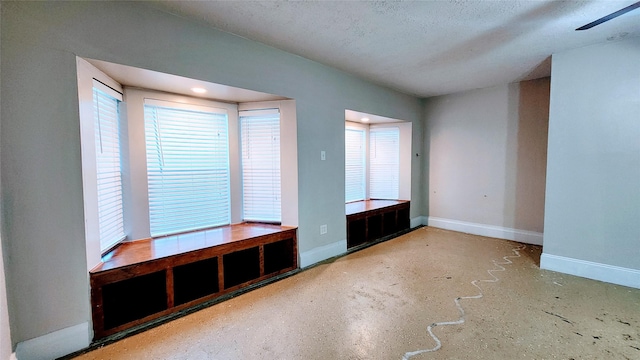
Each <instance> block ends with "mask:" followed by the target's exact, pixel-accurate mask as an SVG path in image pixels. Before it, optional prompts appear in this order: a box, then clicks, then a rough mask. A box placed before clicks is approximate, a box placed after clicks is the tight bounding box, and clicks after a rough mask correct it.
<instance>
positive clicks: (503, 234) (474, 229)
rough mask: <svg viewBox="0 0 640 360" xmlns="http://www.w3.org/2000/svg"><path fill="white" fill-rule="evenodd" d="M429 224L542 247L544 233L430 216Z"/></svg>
mask: <svg viewBox="0 0 640 360" xmlns="http://www.w3.org/2000/svg"><path fill="white" fill-rule="evenodd" d="M427 224H428V226H431V227H435V228H440V229H445V230H453V231H459V232H463V233H467V234H473V235H480V236H487V237H494V238H498V239H505V240H513V241H517V242H521V243H525V244H532V245H542V233H539V232H535V231H527V230H519V229H512V228H506V227H501V226H493V225H485V224H478V223H472V222H466V221H459V220H451V219H443V218H439V217H434V216H429V218H428V221H427Z"/></svg>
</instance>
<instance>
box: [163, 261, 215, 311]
mask: <svg viewBox="0 0 640 360" xmlns="http://www.w3.org/2000/svg"><path fill="white" fill-rule="evenodd" d="M218 291H220V288H219V286H218V258H217V257H213V258H211V259H205V260H200V261H196V262H193V263H190V264H185V265H180V266H176V267H174V268H173V294H174V295H173V296H174V303H175V305H181V304H185V303H188V302H189V301H193V300H196V299H199V298H201V297H204V296H207V295H212V294H215V293H217V292H218Z"/></svg>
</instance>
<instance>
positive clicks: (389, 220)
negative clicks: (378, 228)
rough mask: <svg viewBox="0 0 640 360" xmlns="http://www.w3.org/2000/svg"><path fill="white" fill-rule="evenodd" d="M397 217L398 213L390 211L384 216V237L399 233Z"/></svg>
mask: <svg viewBox="0 0 640 360" xmlns="http://www.w3.org/2000/svg"><path fill="white" fill-rule="evenodd" d="M396 215H397V211H389V212H386V213H383V214H382V219H383V220H382V229H383V232H382V235H383V236H387V235H391V234H393V233H395V232H396V231H397V228H398V226H397V222H396Z"/></svg>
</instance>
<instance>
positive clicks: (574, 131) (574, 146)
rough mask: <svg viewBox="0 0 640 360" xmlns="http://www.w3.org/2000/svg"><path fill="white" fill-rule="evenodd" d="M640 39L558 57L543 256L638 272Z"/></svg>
mask: <svg viewBox="0 0 640 360" xmlns="http://www.w3.org/2000/svg"><path fill="white" fill-rule="evenodd" d="M639 64H640V38H634V39H630V40H625V41H620V42H611V43H604V44H600V45H595V46H589V47H584V48H580V49H574V50H569V51H565V52H562V53H559V54H554V55H553V59H552V73H551V106H550V114H549V117H550V118H549V150H548V162H547V196H546V209H545V234H544V253H545V254H551V255H557V256H564V257H569V258H574V259H579V260H586V261H591V262H596V263H601V264H607V265H614V266H619V267H624V268H629V269H637V270H640V246H639V244H640V66H638V65H639Z"/></svg>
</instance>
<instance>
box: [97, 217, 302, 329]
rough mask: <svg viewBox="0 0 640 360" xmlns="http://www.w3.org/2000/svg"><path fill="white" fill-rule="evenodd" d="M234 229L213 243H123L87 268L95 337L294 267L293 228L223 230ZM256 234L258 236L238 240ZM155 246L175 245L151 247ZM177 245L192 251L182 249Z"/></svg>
mask: <svg viewBox="0 0 640 360" xmlns="http://www.w3.org/2000/svg"><path fill="white" fill-rule="evenodd" d="M233 227H236V229H225V230H230V231H226V232H225V231H223V232H219V233H218V235H220V234H226V235H228V236H229V238H227V239H226V240H224V241H222V240H220V239H217V240H213V241H215V242H217V244H216V245H214V246H211V247H207V246H206V245H207V242H204V243H202V242H201V241H200V243H199V244H198V245H193V244H191V243H189V244H181V245H179V246H178V245H176V244H169V242H170V241H171V239H169V241H167V239H156V240H151V239H148V240H141V241H136V242H131V243H125V244H123V245H121V247H120V248H118V249H116V251H119V252H117V253H116V254H115V255H110V256H109V255H108V256H106V257H105V259H104V260H106V261H105V262H103V263H102V264H100V265H99V266H97V267H96V268H94V269H93V270H91V272H90V282H91V306H92V315H93V328H94V340H97V339H100V338H103V337H105V336H108V335H111V334H114V333H117V332H119V331H122V330H125V329H128V328H131V327H133V326H136V325H140V324H142V323H145V322H148V321H150V320H153V319H156V318H158V317H161V316H165V315H167V314H170V313H172V312H177V311H180V310H183V309H186V308H189V307H191V306H194V305H197V304H200V303H202V302H205V301H209V300H211V299H214V298H216V297H218V296H221V295H224V294H227V293H229V292H232V291H235V290H238V289H240V288H242V287H245V286H248V285H251V284H254V283H256V282H259V281H262V280H265V279H268V278H270V277H273V276H276V275H280V274H282V273H285V272H288V271H292V270H294V269H297V268H298V250H297V236H296V228H290V227H280V226H275V225H259V224H255V225H254V224H238V225H231V226H229V227H227V228H233ZM251 227H254V230H256V229H258V231H251ZM256 232H257V233H259V234H261V235H258V236H255V237H252V238H247V239H241V238H239V234H245V235H246V234H248V233H252V234H254V235H255V234H256ZM232 234H235V235H233V236H235V237H233V236H232ZM229 239H231V240H232V241H229ZM163 240H164V241H165V244H162V241H163ZM219 240H220V241H219ZM158 241H159V242H158ZM176 241H178V240H176ZM155 242H158V243H155ZM158 246H168V247H172V246H173V248H171V249H169V250H167V249H166V248H165V249H163V250H162V251H154V249H153V248H154V247H156V248H157V247H158ZM181 247H182V249H183V250H184V248H185V247H186V248H187V249H190V251H188V252H185V253H181V252H180V248H181ZM154 254H155V255H158V254H160V255H162V256H163V257H155V256H154Z"/></svg>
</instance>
